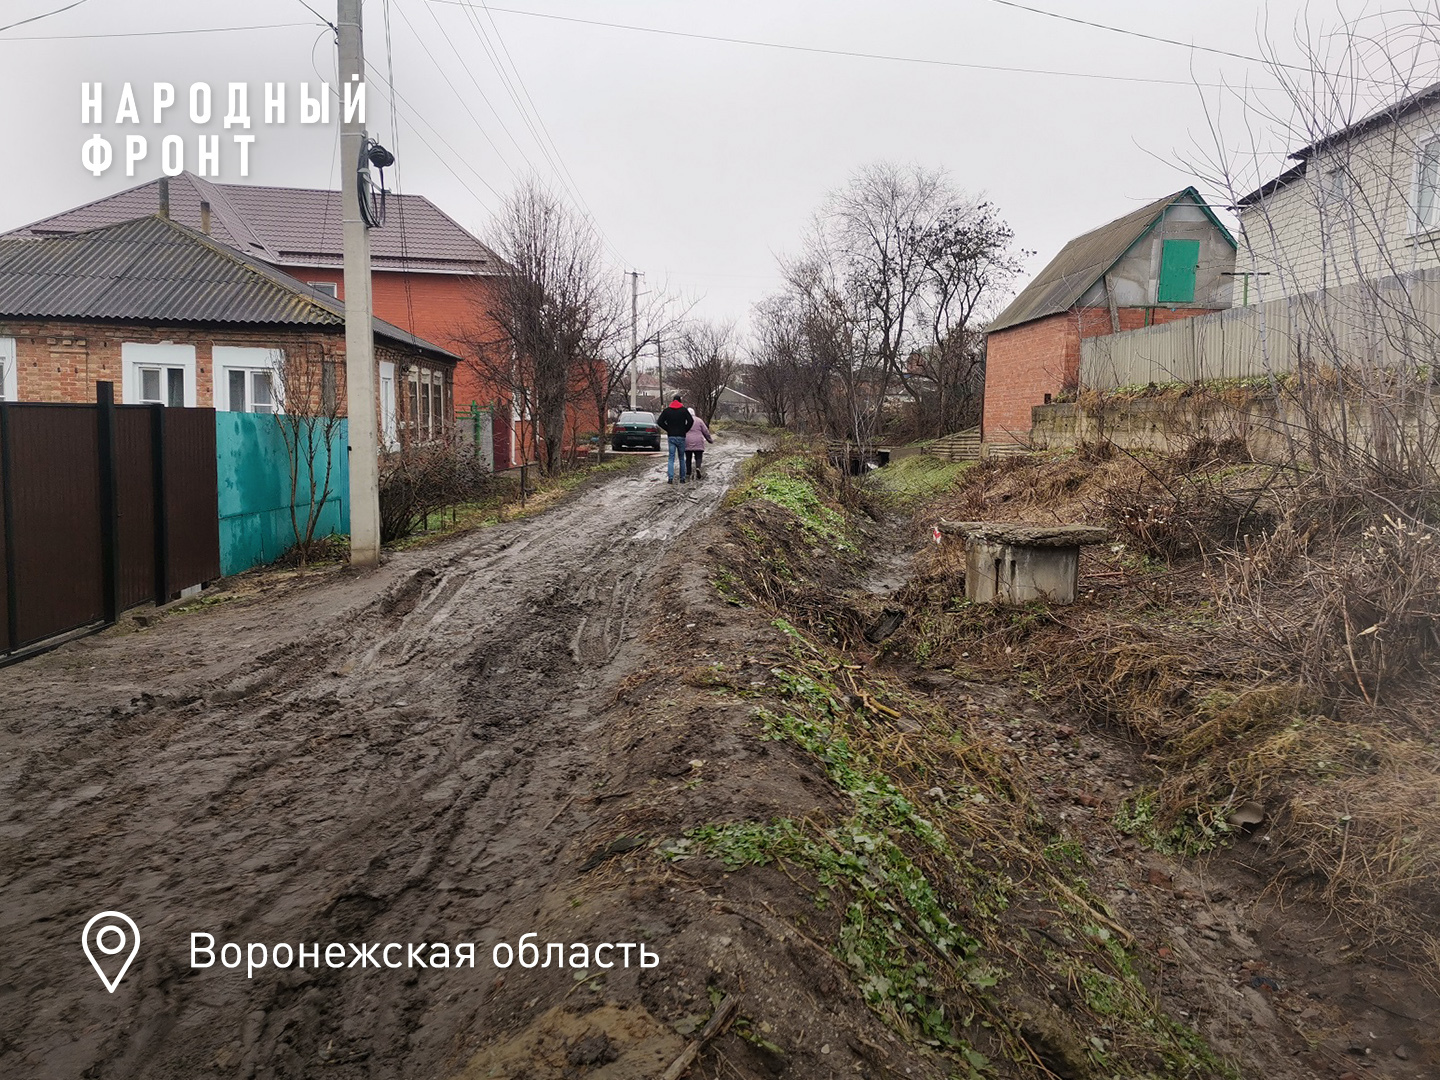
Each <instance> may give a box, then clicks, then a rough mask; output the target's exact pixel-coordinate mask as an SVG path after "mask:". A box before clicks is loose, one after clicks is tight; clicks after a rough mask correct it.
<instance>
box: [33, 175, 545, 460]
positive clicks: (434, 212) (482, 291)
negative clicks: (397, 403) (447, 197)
mask: <svg viewBox="0 0 1440 1080" xmlns="http://www.w3.org/2000/svg"><path fill="white" fill-rule="evenodd" d="M162 198H163V200H164V202H165V204H166V210H165V212H166V215H167V216H168V217H169V218H170V219H171V220H172V221H176V222H179V223H180V224H182V225H187V226H189V227H190V228H192V229H196V230H198V231H200V232H201V233H204V234H206V235H209V236H210V237H212V238H213V239H215V240H218V241H219V242H220V243H222V244H225V245H227V246H229V247H231V248H234V249H235V250H236V251H238V252H241V253H242V254H244V255H245V256H247V257H248V258H250V259H252V260H255V261H257V262H260V263H264V264H266V265H268V266H270V267H273V268H275V269H277V270H282V271H284V272H285V273H287V274H289V275H291V276H293V277H295V278H298V279H299V280H300V281H302V282H304V283H307V284H309V285H311V286H313V287H314V288H316V289H319V290H321V291H324V292H328V293H329V294H330V295H331V296H333V297H335V298H338V299H340V300H343V299H344V297H345V282H344V273H343V266H344V232H343V228H342V224H343V221H342V215H341V204H340V192H339V191H328V190H324V189H318V188H285V187H266V186H260V185H250V184H220V183H215V182H213V181H210V180H206V179H202V178H201V177H198V176H196V175H194V174H193V173H188V172H186V173H181V174H180V175H178V176H174V177H169V178H167V179H165V180H152V181H150V182H149V183H145V184H140V185H138V186H136V187H133V188H129V189H127V190H125V191H121V192H118V193H116V194H114V195H110V196H107V197H106V198H103V199H98V200H96V201H95V202H91V203H87V204H85V205H84V206H78V207H75V208H74V209H71V210H67V211H65V212H64V213H60V214H56V215H54V216H52V217H48V218H45V219H44V220H41V221H36V222H32V223H31V224H29V225H26V226H25V227H23V228H21V229H17V230H15V231H14V232H11V233H8V234H6V236H7V237H15V238H20V237H29V238H40V237H58V236H65V235H69V234H72V233H77V232H84V231H88V230H93V229H97V228H101V227H103V226H107V225H115V224H119V223H121V222H124V221H131V220H134V219H136V218H143V217H148V216H150V215H153V214H156V213H159V212H160V210H161V202H162ZM370 251H371V268H372V277H371V282H372V293H373V303H374V308H375V314H376V315H378V316H379V317H381V318H382V319H384V320H386V321H387V322H388V323H390V324H392V325H394V326H396V327H400V328H403V329H405V330H408V331H410V332H411V333H412V334H415V335H418V336H419V337H420V338H423V339H424V340H426V341H429V342H434V343H436V344H438V345H439V346H441V347H442V348H444V349H445V350H448V351H449V352H452V353H456V354H459V355H461V356H462V357H463V356H464V355H465V352H466V349H467V347H468V346H467V345H466V344H465V343H466V342H467V341H474V340H477V338H481V337H485V336H488V334H487V333H485V332H478V333H477V330H476V324H477V321H480V320H483V319H484V318H485V315H484V313H485V310H486V308H487V296H488V290H489V287H490V283H491V282H493V280H494V278H495V276H496V275H497V274H499V273H501V272H503V270H504V264H503V262H502V261H501V259H500V258H499V257H498V256H497V255H496V254H495V253H494V252H493V251H491V250H490V249H489V248H487V247H486V246H485V245H484V244H483V243H481V242H480V241H479V240H478V239H476V237H475V236H474V235H472V234H471V233H470V232H469V231H468V230H466V229H465V228H464V227H463V226H461V225H460V224H459V223H458V222H457V221H455V219H454V218H452V217H450V216H449V215H448V214H446V213H445V212H444V211H442V210H441V209H440V208H439V207H437V206H436V205H435V204H434V203H432V202H431V201H430V200H429V199H427V198H425V197H424V196H422V195H412V194H404V195H397V194H395V193H393V192H392V193H390V194H389V195H388V197H387V211H386V218H385V223H384V224H383V225H381V226H380V227H378V228H375V229H372V230H371V232H370ZM454 380H455V387H454V404H455V405H456V406H458V408H460V409H461V410H464V409H468V407H469V405H470V403H471V402H472V401H477V402H479V403H481V404H495V405H497V406H499V407H498V408H496V409H495V460H496V466H497V467H498V468H505V467H507V466H509V465H510V464H512V462H513V463H518V459H517V458H516V457H515V455H516V454H517V453H519V452H521V449H522V448H521V446H520V445H519V444H520V443H521V442H522V441H523V440H520V439H518V438H516V437H515V435H514V433H513V432H512V424H511V416H512V409H511V406H510V404H509V403H508V402H507V401H504V400H503V399H502V395H501V393H500V392H499V391H498V390H497V389H495V388H493V387H489V386H486V385H484V384H483V383H482V381H481V380H480V377H479V375H478V373H477V372H476V371H475V370H474V369H473V368H472V367H471V366H470V365H468V364H466V363H463V362H462V363H461V364H459V366H458V367H457V368H456V369H455V377H454Z"/></svg>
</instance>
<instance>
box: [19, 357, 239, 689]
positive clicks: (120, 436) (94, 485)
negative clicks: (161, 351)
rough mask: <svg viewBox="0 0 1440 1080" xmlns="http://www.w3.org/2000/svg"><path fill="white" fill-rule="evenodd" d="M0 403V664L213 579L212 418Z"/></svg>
mask: <svg viewBox="0 0 1440 1080" xmlns="http://www.w3.org/2000/svg"><path fill="white" fill-rule="evenodd" d="M97 397H98V398H99V400H98V401H97V403H96V404H94V405H49V404H37V403H29V402H11V403H7V402H0V525H3V528H0V566H3V573H0V661H3V660H4V659H6V658H10V659H14V658H16V657H17V656H18V655H20V654H21V653H22V652H25V651H28V649H29V647H30V646H34V645H36V643H39V642H44V641H45V640H46V639H48V638H52V637H54V636H56V635H57V634H64V633H67V632H69V631H72V630H78V629H81V628H83V627H88V626H92V625H106V624H108V623H112V622H114V621H115V619H116V617H117V616H118V614H119V613H120V612H121V611H122V610H124V609H125V608H129V607H134V606H135V605H136V604H141V603H145V602H146V601H150V600H153V601H155V602H156V603H164V602H166V601H168V600H170V599H171V598H172V597H174V596H175V595H177V594H178V593H179V592H180V591H181V590H182V589H185V588H188V587H190V586H192V585H198V584H202V583H203V582H206V581H213V580H215V579H216V578H218V577H219V576H220V523H219V518H218V516H217V503H216V474H215V413H214V410H212V409H172V408H166V407H164V406H160V405H120V406H117V405H115V404H114V394H113V388H112V387H111V384H109V383H100V384H99V385H98V394H97Z"/></svg>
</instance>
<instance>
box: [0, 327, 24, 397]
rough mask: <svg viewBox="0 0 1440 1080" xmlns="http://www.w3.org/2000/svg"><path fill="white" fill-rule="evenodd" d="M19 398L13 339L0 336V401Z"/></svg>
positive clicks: (18, 379)
mask: <svg viewBox="0 0 1440 1080" xmlns="http://www.w3.org/2000/svg"><path fill="white" fill-rule="evenodd" d="M19 400H20V363H19V361H18V360H17V359H16V358H15V339H14V338H13V337H0V401H19Z"/></svg>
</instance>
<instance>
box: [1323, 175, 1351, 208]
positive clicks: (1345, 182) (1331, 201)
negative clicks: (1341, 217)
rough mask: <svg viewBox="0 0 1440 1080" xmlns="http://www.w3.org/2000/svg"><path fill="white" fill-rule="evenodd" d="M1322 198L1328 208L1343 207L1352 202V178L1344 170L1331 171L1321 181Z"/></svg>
mask: <svg viewBox="0 0 1440 1080" xmlns="http://www.w3.org/2000/svg"><path fill="white" fill-rule="evenodd" d="M1321 184H1322V185H1323V187H1322V189H1321V192H1320V194H1321V197H1322V198H1323V199H1324V201H1325V205H1327V206H1343V205H1344V204H1345V203H1347V202H1349V201H1350V176H1349V174H1348V173H1346V171H1345V170H1344V169H1331V170H1330V171H1329V172H1327V173H1326V174H1325V176H1324V177H1323V179H1322V180H1321Z"/></svg>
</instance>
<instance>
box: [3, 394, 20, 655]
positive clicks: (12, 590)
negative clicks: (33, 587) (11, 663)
mask: <svg viewBox="0 0 1440 1080" xmlns="http://www.w3.org/2000/svg"><path fill="white" fill-rule="evenodd" d="M12 461H13V457H12V455H11V452H10V405H9V403H8V402H4V401H0V486H3V487H4V489H5V500H4V505H3V506H0V513H3V516H4V519H5V520H4V527H5V626H6V629H7V631H8V636H9V641H8V642H7V643H6V644H7V647H8V651H14V650H15V649H18V648H19V647H20V597H19V595H18V593H17V591H16V589H17V586H18V585H19V582H18V581H17V580H16V575H15V470H14V468H13V467H12V464H11V462H12Z"/></svg>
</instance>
